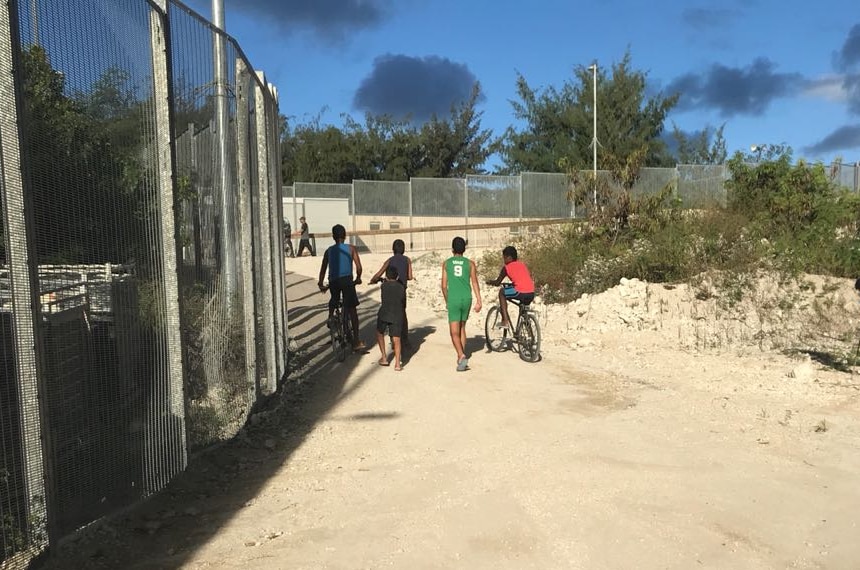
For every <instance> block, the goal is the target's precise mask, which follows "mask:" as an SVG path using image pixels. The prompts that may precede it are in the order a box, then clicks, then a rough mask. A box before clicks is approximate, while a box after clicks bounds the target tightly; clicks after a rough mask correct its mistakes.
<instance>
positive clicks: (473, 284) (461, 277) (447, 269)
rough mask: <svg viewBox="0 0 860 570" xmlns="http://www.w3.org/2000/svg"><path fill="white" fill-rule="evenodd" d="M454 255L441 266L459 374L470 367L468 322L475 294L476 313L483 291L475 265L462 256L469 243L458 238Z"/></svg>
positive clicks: (454, 241) (452, 248) (453, 246)
mask: <svg viewBox="0 0 860 570" xmlns="http://www.w3.org/2000/svg"><path fill="white" fill-rule="evenodd" d="M451 251H452V252H453V254H454V255H453V256H452V257H449V258H448V259H446V260H445V262H444V263H443V264H442V295H443V296H444V297H445V303H446V305H447V306H448V328H449V331H450V333H451V343H452V344H453V345H454V350H456V351H457V371H458V372H463V371H464V370H466V368H467V367H468V366H469V359H468V358H467V357H466V352H465V347H466V319H468V318H469V309H470V308H471V307H472V293H474V295H475V297H476V302H475V312H476V313H477V312H480V310H481V290H480V289H479V288H478V270H477V267H476V266H475V262H474V261H472V260H471V259H467V258H465V257H463V254H464V253H465V252H466V240H464V239H463V238H461V237H455V238H454V240H453V241H452V242H451Z"/></svg>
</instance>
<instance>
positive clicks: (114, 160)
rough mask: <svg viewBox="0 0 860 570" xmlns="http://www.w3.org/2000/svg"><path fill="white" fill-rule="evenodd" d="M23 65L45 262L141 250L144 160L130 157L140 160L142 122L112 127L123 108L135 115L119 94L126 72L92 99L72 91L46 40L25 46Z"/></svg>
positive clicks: (26, 153)
mask: <svg viewBox="0 0 860 570" xmlns="http://www.w3.org/2000/svg"><path fill="white" fill-rule="evenodd" d="M22 71H23V73H22V75H23V99H24V105H23V123H24V125H25V129H24V138H23V153H22V154H23V156H22V158H23V159H24V160H25V163H26V165H27V167H28V171H29V175H30V181H31V187H32V192H33V207H34V219H35V223H36V253H37V256H38V260H39V262H40V263H45V262H64V263H105V262H114V263H121V262H126V261H128V260H129V259H130V258H132V257H135V255H136V254H137V255H140V253H141V252H140V251H139V250H140V249H141V248H143V247H145V243H144V242H145V240H143V239H140V237H141V236H142V235H143V232H142V227H141V210H140V207H141V197H140V196H138V195H137V191H138V190H140V182H141V175H140V170H141V168H142V167H141V166H140V164H139V163H138V166H136V167H133V166H131V164H130V162H129V161H130V160H132V157H134V159H135V160H139V159H140V154H141V152H140V144H139V141H140V138H141V135H140V134H139V132H140V131H141V129H140V127H139V126H132V127H129V124H126V125H125V126H124V128H123V129H122V131H118V130H112V129H113V127H114V126H116V125H117V123H118V121H119V117H120V116H122V117H123V118H127V116H126V115H123V113H127V114H133V110H132V109H131V108H129V109H126V110H125V111H124V112H123V111H122V110H121V109H120V108H119V107H120V106H121V105H120V100H121V98H117V97H115V95H116V94H117V93H119V92H120V91H121V90H122V89H123V88H124V86H123V81H124V78H123V76H121V75H118V74H116V73H114V72H112V71H109V72H108V73H106V74H105V75H104V76H103V77H102V79H101V80H99V81H98V82H96V85H95V86H94V89H93V90H92V93H93V96H92V97H91V98H89V99H88V98H86V97H84V96H80V95H79V96H78V97H77V98H75V97H70V96H68V95H67V94H66V84H65V77H64V75H63V74H62V73H60V72H58V71H56V70H54V69H53V68H52V67H51V64H50V62H49V60H48V55H47V53H46V52H45V50H44V49H43V48H42V47H40V46H31V47H30V48H29V49H27V50H24V51H23V52H22ZM108 101H110V103H109V104H108ZM124 104H130V101H125V103H124ZM88 109H89V110H90V111H91V112H92V113H93V114H94V116H91V115H90V114H89V113H88ZM137 111H138V112H139V109H137ZM139 124H140V123H139V122H138V123H136V125H139ZM119 132H125V133H135V134H134V135H129V136H130V137H131V138H129V136H118V133H119ZM123 141H124V142H123ZM132 172H137V174H136V175H132Z"/></svg>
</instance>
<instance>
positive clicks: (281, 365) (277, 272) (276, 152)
mask: <svg viewBox="0 0 860 570" xmlns="http://www.w3.org/2000/svg"><path fill="white" fill-rule="evenodd" d="M266 135H267V137H268V149H269V179H270V181H271V187H272V191H271V195H270V201H271V204H272V208H271V215H272V261H273V262H274V263H273V265H272V304H273V306H274V310H275V314H274V319H275V355H276V357H277V361H276V364H277V376H276V377H275V378H274V386H275V387H277V385H278V382H280V380H281V378H283V377H284V374H285V373H286V355H287V339H286V332H285V330H286V323H285V320H286V319H285V316H284V313H285V310H284V301H285V299H286V296H285V295H284V293H285V291H286V288H285V285H284V214H283V209H284V201H283V199H282V198H281V196H282V192H283V190H282V188H281V160H280V159H281V157H280V148H281V146H280V144H279V141H278V92H277V89H276V88H275V86H274V85H272V84H271V83H270V84H268V85H267V89H266Z"/></svg>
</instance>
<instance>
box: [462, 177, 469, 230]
mask: <svg viewBox="0 0 860 570" xmlns="http://www.w3.org/2000/svg"><path fill="white" fill-rule="evenodd" d="M463 215H464V221H465V225H464V226H463V229H464V230H465V232H464V233H465V234H466V235H465V236H464V238H465V239H466V243H469V176H468V175H467V176H465V177H464V178H463Z"/></svg>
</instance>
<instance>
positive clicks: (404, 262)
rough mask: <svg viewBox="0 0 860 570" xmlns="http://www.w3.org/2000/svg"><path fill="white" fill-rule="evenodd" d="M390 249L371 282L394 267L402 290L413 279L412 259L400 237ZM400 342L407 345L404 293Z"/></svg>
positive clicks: (378, 279)
mask: <svg viewBox="0 0 860 570" xmlns="http://www.w3.org/2000/svg"><path fill="white" fill-rule="evenodd" d="M391 250H392V252H393V253H394V255H392V256H391V257H389V258H388V259H386V260H385V262H383V264H382V267H380V268H379V271H377V272H376V273H375V274H374V276H373V277H372V278H371V279H370V282H371V283H377V282H378V281H380V280H381V279H382V275H384V274H386V273H385V272H386V271H387V270H388V268H389V267H394V268H395V269H396V270H397V280H398V281H399V282H400V283H401V284H403V289H404V291H405V290H406V288H407V287H408V282H409V281H412V280H413V279H415V277H413V275H412V260H411V259H409V258H408V257H407V256H406V255H404V252H405V251H406V244H405V243H404V242H403V240H402V239H396V240H394V243H393V244H391ZM402 342H403V346H404V348H408V347H409V319H408V318H407V317H406V295H403V336H402Z"/></svg>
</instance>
